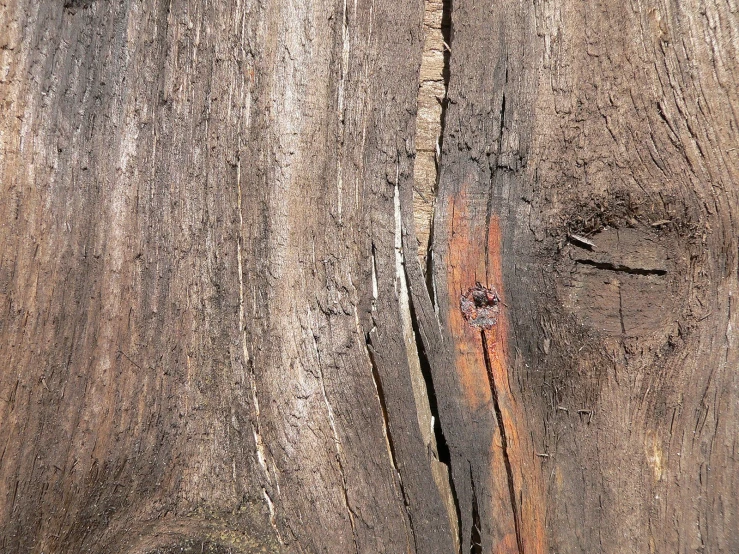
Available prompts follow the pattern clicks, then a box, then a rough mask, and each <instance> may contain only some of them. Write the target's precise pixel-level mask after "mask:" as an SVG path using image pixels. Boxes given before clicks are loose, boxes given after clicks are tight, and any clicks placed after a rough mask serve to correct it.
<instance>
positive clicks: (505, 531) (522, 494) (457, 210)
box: [447, 189, 547, 554]
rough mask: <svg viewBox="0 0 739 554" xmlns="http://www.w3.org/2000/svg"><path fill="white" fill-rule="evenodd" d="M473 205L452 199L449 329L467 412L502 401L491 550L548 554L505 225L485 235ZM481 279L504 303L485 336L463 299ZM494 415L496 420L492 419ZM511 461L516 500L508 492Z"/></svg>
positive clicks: (463, 196)
mask: <svg viewBox="0 0 739 554" xmlns="http://www.w3.org/2000/svg"><path fill="white" fill-rule="evenodd" d="M469 200H470V199H468V198H467V193H466V190H465V189H463V190H462V191H461V192H460V193H459V194H457V196H456V197H455V198H454V199H453V204H452V207H451V213H450V218H449V222H450V229H449V231H450V234H449V263H448V266H447V271H448V273H447V290H448V294H449V302H450V310H449V325H450V330H451V332H452V336H453V338H454V341H455V370H456V372H457V375H458V377H459V382H460V385H461V391H460V392H461V393H462V396H463V400H464V403H465V404H466V406H467V408H468V410H469V412H470V413H471V414H474V413H475V412H477V411H478V410H480V409H489V410H491V411H494V410H495V403H494V401H495V400H497V405H498V409H499V412H500V416H501V420H502V427H503V431H504V433H505V445H504V437H503V436H502V435H501V433H500V432H497V430H496V432H494V434H493V437H492V441H491V444H490V449H491V455H490V460H491V467H490V476H489V482H488V483H487V484H488V490H489V491H490V492H491V493H492V503H493V506H492V513H493V514H496V517H495V520H496V521H495V522H493V523H492V529H493V534H494V537H493V541H494V544H493V551H494V552H496V553H501V554H503V553H517V552H519V550H521V551H523V552H526V553H527V554H529V553H544V552H546V550H547V549H546V536H545V530H544V522H545V513H546V512H545V506H544V504H543V490H542V485H541V483H542V479H541V467H540V466H541V464H540V462H539V460H538V458H537V457H536V455H535V453H534V449H533V444H532V440H531V435H530V433H529V431H528V429H527V425H526V420H525V417H524V415H523V413H522V410H521V407H520V406H519V405H518V403H517V402H516V398H515V396H514V394H513V391H512V388H511V384H510V379H509V369H508V361H507V360H508V356H507V349H508V325H509V321H508V318H507V317H506V313H505V311H506V307H505V306H506V303H505V302H506V300H505V289H504V286H503V272H502V252H501V232H500V225H499V222H498V219H497V217H491V220H490V222H489V225H488V226H487V229H486V228H485V227H486V226H485V220H484V218H480V217H479V213H478V214H474V213H473V214H469V213H468V202H469ZM481 219H482V221H480V220H481ZM478 281H479V282H480V283H482V284H483V285H485V286H488V287H494V288H495V289H496V290H497V291H498V295H499V297H500V299H501V301H502V303H503V309H502V310H501V314H500V317H499V318H498V322H497V324H496V325H495V326H494V327H492V328H490V329H486V330H484V333H483V332H481V329H479V328H477V327H473V326H471V325H469V324H468V323H467V321H466V320H465V319H464V317H463V316H462V313H461V310H460V306H459V304H460V296H461V294H463V293H464V292H465V291H466V290H467V289H469V288H470V287H472V286H474V285H475V283H476V282H478ZM486 357H487V360H486ZM493 391H495V398H493ZM493 417H494V418H495V417H496V416H495V414H494V413H493ZM506 456H507V458H508V461H509V468H510V480H511V481H512V482H513V490H514V497H515V500H514V501H512V498H511V492H510V487H509V468H508V467H506V464H505V458H506ZM512 504H514V505H513V506H512ZM514 511H515V514H514ZM498 514H499V516H498ZM514 518H516V520H514ZM516 528H518V533H517V532H516V531H517V529H516ZM517 535H518V537H517ZM519 541H520V545H519Z"/></svg>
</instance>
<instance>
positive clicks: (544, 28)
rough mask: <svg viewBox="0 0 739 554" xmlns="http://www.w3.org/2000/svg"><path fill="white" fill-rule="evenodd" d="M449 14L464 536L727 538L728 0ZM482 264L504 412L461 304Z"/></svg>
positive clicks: (596, 546) (732, 30)
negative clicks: (494, 311)
mask: <svg viewBox="0 0 739 554" xmlns="http://www.w3.org/2000/svg"><path fill="white" fill-rule="evenodd" d="M452 29H453V32H452V40H453V41H452V44H451V46H452V56H451V67H450V75H451V80H450V84H449V109H448V112H447V113H446V115H445V120H446V129H445V136H444V151H443V153H442V163H441V172H442V173H441V179H440V188H439V198H438V204H437V213H436V216H435V217H436V219H435V223H434V244H433V249H434V282H435V287H434V295H435V297H436V298H437V300H438V310H439V314H440V316H441V321H442V324H443V334H444V336H445V339H444V342H446V343H447V344H451V345H452V346H449V347H447V348H446V349H443V348H436V352H434V356H436V358H437V359H438V362H437V363H434V361H433V360H432V363H431V366H432V368H435V370H434V383H435V385H436V386H435V391H436V394H437V396H438V397H439V410H440V415H441V420H442V427H443V429H444V434H445V436H446V439H447V441H448V443H449V445H450V450H451V452H452V466H453V475H454V485H455V489H456V493H457V497H458V499H459V505H460V512H461V520H462V537H463V539H466V538H467V536H470V537H471V539H470V540H471V541H472V542H473V543H474V541H475V540H476V539H479V541H480V542H481V543H482V545H481V547H479V548H480V550H481V551H483V552H489V551H496V552H508V551H513V552H516V551H522V550H523V551H526V552H535V551H543V550H545V549H548V550H550V551H552V552H693V551H711V552H731V551H733V550H736V549H737V548H739V543H737V541H739V536H737V534H736V529H737V528H739V500H737V498H738V497H737V495H736V494H735V491H736V490H737V485H738V484H739V483H737V475H739V473H738V472H737V469H739V468H737V462H736V456H735V448H736V436H737V434H736V432H737V428H738V427H739V419H738V418H739V413H737V407H739V404H738V402H737V390H738V389H737V385H738V384H739V383H738V382H737V376H736V372H735V371H733V370H732V369H731V368H733V367H736V364H737V356H736V352H735V348H734V342H735V341H736V331H735V329H736V325H737V312H736V309H735V308H736V307H735V303H736V301H735V299H736V287H737V255H736V254H737V242H736V236H737V227H736V222H735V218H734V217H733V216H732V214H733V213H736V210H737V208H739V205H738V204H737V200H738V199H737V188H736V183H737V170H738V169H739V152H737V151H736V149H735V144H736V142H737V119H736V107H737V105H738V103H737V90H739V89H738V88H737V75H739V72H738V71H737V69H739V68H737V62H736V60H737V52H736V42H732V41H731V40H730V39H729V37H730V36H736V34H737V32H738V31H739V19H738V18H737V11H736V7H735V6H734V5H733V4H731V3H728V4H727V3H723V2H714V3H707V4H706V3H701V4H700V5H698V3H690V2H688V3H686V2H681V3H676V2H671V3H667V4H661V3H651V2H636V3H634V2H632V3H630V4H618V3H616V4H614V3H610V4H608V3H606V4H599V3H595V4H594V3H575V2H545V3H537V4H536V5H522V4H518V3H513V2H510V3H509V2H503V3H502V4H499V5H497V7H496V9H495V10H493V11H491V10H489V9H488V8H487V7H486V6H484V5H482V4H479V3H475V2H455V4H454V12H453V17H452ZM483 36H486V37H489V39H488V40H481V37H483ZM495 222H499V225H500V233H501V235H500V236H501V239H500V241H501V245H502V246H501V250H500V257H501V265H502V282H501V280H500V278H499V277H498V276H497V275H495V273H494V272H492V271H491V267H494V263H493V261H492V260H493V255H494V253H496V252H497V248H498V246H497V244H498V239H497V238H496V237H493V236H492V230H493V229H494V227H495V224H496V223H495ZM476 281H480V282H481V283H482V284H483V285H486V286H491V287H492V286H494V287H497V288H499V289H502V290H503V291H504V292H502V293H501V297H502V298H504V299H505V300H504V301H505V305H504V308H503V309H502V313H503V314H505V317H504V318H503V319H501V321H500V323H499V324H498V327H499V328H500V327H501V326H503V325H507V326H509V328H510V331H509V332H508V337H509V338H508V346H507V348H505V347H502V350H507V352H508V355H507V357H506V360H507V362H506V363H507V366H506V369H505V370H504V371H503V372H502V375H501V376H500V377H499V376H498V374H497V373H496V372H490V373H491V374H492V378H491V379H490V382H491V385H492V384H495V386H496V387H499V386H500V383H507V385H508V387H507V388H505V387H504V388H503V389H502V397H503V398H504V399H506V401H507V402H509V404H510V406H512V407H518V411H515V410H512V411H511V412H510V413H509V414H506V411H505V410H503V409H502V407H500V405H501V396H500V394H499V396H498V399H497V401H496V400H495V395H487V394H486V389H485V380H486V374H485V369H486V367H487V368H490V367H491V360H492V359H493V356H492V354H491V348H490V345H489V343H487V342H486V341H485V338H483V339H482V341H481V340H480V339H479V338H477V337H474V338H473V335H474V333H473V334H471V333H470V329H469V326H468V325H467V327H465V325H466V322H464V321H463V320H462V319H461V318H460V317H459V310H460V294H463V293H464V291H465V290H467V289H468V288H469V287H471V286H474V284H475V282H476ZM416 290H418V291H419V295H421V296H422V295H423V290H422V289H421V288H420V287H417V288H416ZM416 300H417V303H421V302H422V301H423V300H422V299H416ZM428 325H429V327H433V326H434V325H435V322H433V321H431V322H430V323H428ZM421 334H422V335H425V334H428V335H429V336H431V335H432V332H431V331H427V332H424V331H423V330H422V332H421ZM496 336H497V337H500V336H501V334H500V332H498V334H497V335H496ZM438 340H439V339H438V338H437V339H431V340H430V343H433V342H435V341H438ZM486 346H487V351H488V354H487V357H486V352H485V350H486V349H485V347H486ZM496 349H497V345H495V346H494V347H493V348H492V351H495V350H496ZM449 367H454V368H455V371H454V372H452V375H451V376H449ZM498 390H500V389H498ZM447 396H449V397H451V399H447V400H445V401H443V402H442V398H445V397H447ZM496 404H497V405H498V406H499V407H500V409H497V408H496V409H493V408H494V405H496ZM473 406H477V407H479V406H485V408H486V409H484V410H481V413H482V415H481V416H479V417H474V418H471V419H470V416H469V414H470V411H471V410H473V409H474V408H473ZM496 423H497V427H499V429H500V435H501V436H500V438H498V439H497V442H495V441H494V444H496V445H498V446H499V447H498V448H497V449H495V448H493V449H485V448H483V445H486V444H489V443H490V437H491V436H493V437H495V436H496V429H497V428H496ZM503 433H505V441H504V437H503V436H502V435H503ZM471 435H474V436H471ZM511 435H514V436H517V437H518V438H519V439H524V440H522V441H521V442H520V443H518V445H517V444H516V442H515V441H511V440H510V439H509V438H508V437H510V436H511ZM481 438H482V440H481ZM501 445H502V446H503V448H502V449H501V447H500V446H501ZM505 446H507V447H508V448H507V451H508V452H507V459H508V461H509V464H510V468H511V471H510V473H509V476H510V477H511V479H510V480H509V483H510V484H511V486H512V489H513V494H512V495H511V498H510V502H509V510H508V512H509V514H511V515H510V516H509V519H508V521H506V519H505V518H504V517H502V516H500V515H499V514H500V510H501V507H502V506H503V505H504V504H505V498H504V495H503V493H502V489H504V488H505V487H504V483H502V482H501V481H502V479H501V478H500V475H501V472H502V469H501V461H500V460H501V458H503V460H504V461H505V458H506V448H505ZM512 449H513V450H512ZM501 450H502V451H501ZM455 453H457V454H459V456H460V457H461V459H458V460H456V462H455ZM512 454H513V455H515V456H516V457H517V458H513V457H512ZM514 459H515V461H514ZM524 464H526V465H525V466H524ZM517 466H519V467H517ZM517 472H521V474H520V475H521V478H520V481H519V480H518V476H517ZM540 494H541V497H540V496H539V495H540ZM527 506H528V507H527ZM527 510H528V512H527ZM542 516H543V517H544V518H545V521H544V522H542V520H541V517H542ZM517 518H518V519H517ZM476 519H479V520H480V523H481V525H482V528H481V530H480V531H479V533H478V532H477V531H476V529H475V523H476V522H475V520H476ZM493 523H495V525H493ZM517 523H518V527H517V528H516V524H517ZM542 523H545V528H546V530H547V533H546V535H547V536H546V537H541V534H540V533H541V531H542V530H543V529H544V525H542ZM513 531H516V532H517V533H518V537H519V541H518V544H517V545H516V544H513V543H512V541H511V539H510V536H511V533H512V532H513ZM468 534H469V535H468ZM544 538H545V539H546V543H545V542H544ZM545 544H547V546H544V545H545ZM473 548H477V547H476V546H475V545H474V544H473Z"/></svg>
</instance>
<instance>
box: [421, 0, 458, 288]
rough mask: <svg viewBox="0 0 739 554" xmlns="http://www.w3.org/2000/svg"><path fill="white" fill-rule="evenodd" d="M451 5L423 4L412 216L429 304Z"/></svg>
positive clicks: (444, 1)
mask: <svg viewBox="0 0 739 554" xmlns="http://www.w3.org/2000/svg"><path fill="white" fill-rule="evenodd" d="M450 21H451V1H450V0H426V1H425V6H424V48H423V56H422V59H421V67H420V76H419V88H418V115H417V118H416V141H415V142H416V159H415V163H414V166H413V182H414V186H413V216H414V220H415V224H416V233H417V238H418V259H419V261H420V262H421V267H422V268H424V271H425V274H426V281H427V282H426V287H427V288H428V290H429V294H430V295H431V298H432V301H435V298H434V295H433V285H432V283H431V279H432V276H433V272H432V271H431V265H432V257H433V214H434V209H435V204H436V194H437V190H438V184H439V168H440V163H441V155H442V145H443V136H444V120H445V117H446V107H447V89H448V85H449V57H450V47H449V42H450V40H451V33H450Z"/></svg>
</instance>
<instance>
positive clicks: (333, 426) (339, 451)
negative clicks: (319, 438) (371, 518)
mask: <svg viewBox="0 0 739 554" xmlns="http://www.w3.org/2000/svg"><path fill="white" fill-rule="evenodd" d="M316 351H318V349H317V348H316ZM317 367H318V377H319V379H320V381H321V393H322V394H323V402H324V403H325V405H326V410H327V412H328V422H329V425H330V426H331V433H332V434H333V441H334V447H335V448H336V462H337V464H338V465H339V474H340V475H341V484H342V488H343V492H344V503H345V504H346V511H347V513H348V514H349V524H350V525H351V527H352V536H353V537H352V538H353V539H354V549H355V551H356V552H357V553H358V552H359V544H358V542H357V528H356V524H355V523H354V513H353V512H352V509H351V506H350V505H349V492H348V490H347V485H346V472H345V471H344V463H343V461H342V458H343V452H342V448H341V441H340V440H339V433H338V432H337V431H336V422H335V420H334V411H333V409H332V408H331V403H330V402H329V401H328V395H327V394H326V384H325V381H324V378H323V364H322V363H321V361H320V360H319V361H318V364H317Z"/></svg>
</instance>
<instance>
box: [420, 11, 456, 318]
mask: <svg viewBox="0 0 739 554" xmlns="http://www.w3.org/2000/svg"><path fill="white" fill-rule="evenodd" d="M452 2H453V0H442V3H441V36H442V39H443V41H444V45H445V48H444V67H443V68H442V70H441V76H442V79H443V80H444V98H443V99H442V100H441V115H440V117H439V125H440V126H439V139H438V144H439V149H438V154H437V157H436V187H435V190H434V198H436V196H437V193H438V191H439V180H440V178H441V159H442V156H443V152H444V131H445V129H446V116H447V108H448V107H449V77H450V75H451V69H450V62H451V58H452V51H451V49H452V39H453V31H452ZM433 249H434V217H433V215H432V217H431V225H430V227H429V243H428V247H427V248H426V268H425V269H426V289H427V290H428V293H429V298H431V303H432V304H433V305H434V306H436V298H435V295H434V284H433V270H434V267H433V265H434V264H433Z"/></svg>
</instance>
